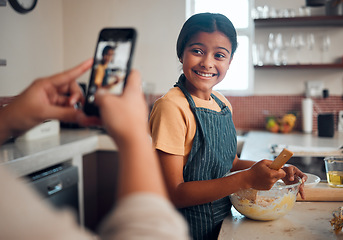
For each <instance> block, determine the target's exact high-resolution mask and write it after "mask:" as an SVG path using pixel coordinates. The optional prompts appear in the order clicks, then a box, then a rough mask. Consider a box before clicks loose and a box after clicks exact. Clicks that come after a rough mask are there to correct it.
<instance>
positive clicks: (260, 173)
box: [248, 159, 286, 190]
mask: <svg viewBox="0 0 343 240" xmlns="http://www.w3.org/2000/svg"><path fill="white" fill-rule="evenodd" d="M271 163H272V161H271V160H266V159H264V160H262V161H259V162H257V163H255V164H254V165H252V166H251V168H250V169H249V170H248V171H249V176H250V184H251V187H252V188H254V189H256V190H269V189H271V188H272V186H273V185H274V184H275V182H276V181H277V180H279V179H280V178H284V177H285V176H286V173H285V171H283V170H282V169H280V170H274V169H271V168H270V167H269V166H270V164H271Z"/></svg>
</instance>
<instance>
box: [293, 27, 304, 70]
mask: <svg viewBox="0 0 343 240" xmlns="http://www.w3.org/2000/svg"><path fill="white" fill-rule="evenodd" d="M304 46H305V40H304V37H303V35H302V33H299V34H293V35H292V37H291V47H293V48H294V49H295V50H296V56H297V57H296V63H297V64H300V63H301V60H302V59H300V56H301V53H302V49H303V47H304Z"/></svg>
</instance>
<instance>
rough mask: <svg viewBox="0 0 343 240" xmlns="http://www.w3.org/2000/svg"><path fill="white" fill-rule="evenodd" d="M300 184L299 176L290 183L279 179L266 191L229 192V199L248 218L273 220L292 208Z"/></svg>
mask: <svg viewBox="0 0 343 240" xmlns="http://www.w3.org/2000/svg"><path fill="white" fill-rule="evenodd" d="M300 184H301V179H300V178H298V179H297V181H296V183H294V184H291V185H286V184H285V183H284V182H283V181H281V180H279V181H277V182H276V183H275V184H274V186H273V187H272V188H271V189H270V190H268V191H258V190H254V189H245V190H240V191H238V192H236V193H233V194H231V195H230V199H231V202H232V205H233V206H234V207H235V208H236V210H237V211H238V212H240V213H241V214H243V215H244V216H246V217H248V218H250V219H254V220H261V221H269V220H275V219H278V218H280V217H282V216H284V215H285V214H286V213H288V212H289V211H290V210H291V209H292V208H293V206H294V204H295V201H296V196H297V194H298V192H299V187H300Z"/></svg>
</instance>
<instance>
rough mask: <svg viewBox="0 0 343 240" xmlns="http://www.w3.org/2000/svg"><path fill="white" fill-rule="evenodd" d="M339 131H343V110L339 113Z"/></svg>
mask: <svg viewBox="0 0 343 240" xmlns="http://www.w3.org/2000/svg"><path fill="white" fill-rule="evenodd" d="M338 131H340V132H343V110H342V111H339V113H338Z"/></svg>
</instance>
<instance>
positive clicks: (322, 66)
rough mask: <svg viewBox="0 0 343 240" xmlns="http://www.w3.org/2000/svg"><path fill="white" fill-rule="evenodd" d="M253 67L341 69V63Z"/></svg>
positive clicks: (256, 66)
mask: <svg viewBox="0 0 343 240" xmlns="http://www.w3.org/2000/svg"><path fill="white" fill-rule="evenodd" d="M254 68H255V69H343V64H342V63H332V64H289V65H279V66H278V65H262V66H258V65H254Z"/></svg>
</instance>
